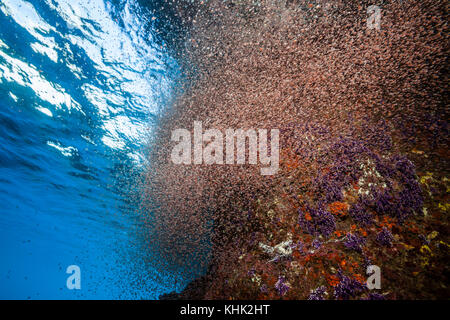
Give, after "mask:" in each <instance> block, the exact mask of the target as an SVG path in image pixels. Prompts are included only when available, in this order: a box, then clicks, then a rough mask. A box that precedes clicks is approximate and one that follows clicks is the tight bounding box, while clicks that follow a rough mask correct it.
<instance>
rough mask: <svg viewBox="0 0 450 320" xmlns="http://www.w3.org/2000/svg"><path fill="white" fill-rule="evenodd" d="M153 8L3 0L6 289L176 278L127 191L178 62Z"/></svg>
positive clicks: (147, 283) (160, 288) (0, 87)
mask: <svg viewBox="0 0 450 320" xmlns="http://www.w3.org/2000/svg"><path fill="white" fill-rule="evenodd" d="M153 20H154V19H152V16H151V15H149V14H148V13H146V12H144V11H143V9H142V8H140V7H139V6H138V4H137V3H135V2H134V1H133V0H129V1H114V2H112V3H111V2H110V1H102V0H90V1H83V0H45V1H44V0H35V1H22V0H1V2H0V202H1V207H0V238H1V240H0V241H1V242H0V243H1V244H0V257H1V261H0V298H3V299H4V298H22V299H26V298H32V299H36V298H37V299H40V298H68V299H71V298H101V299H103V298H157V297H158V295H160V294H161V293H163V292H169V291H172V290H174V289H177V288H176V287H174V286H175V285H174V284H172V283H170V282H168V281H166V278H165V277H166V276H165V275H162V274H156V271H155V272H154V273H152V269H151V266H148V265H146V261H147V259H146V257H145V256H146V255H148V254H149V253H148V252H145V251H143V250H140V247H139V244H138V243H139V239H137V238H138V236H137V235H136V224H137V222H136V221H137V219H136V217H137V215H138V213H137V207H136V205H135V203H136V202H137V201H135V200H136V198H135V197H134V198H133V196H131V195H130V194H134V193H136V192H138V190H135V189H134V188H132V187H130V186H133V181H134V180H133V179H134V177H135V176H139V172H140V171H139V170H140V168H142V166H143V165H145V163H144V157H143V152H144V146H145V141H146V138H147V137H148V135H149V134H151V131H152V128H153V126H154V124H155V117H156V116H157V115H158V114H159V113H160V112H161V111H162V108H163V106H164V105H165V102H166V100H167V99H168V98H169V96H170V92H171V85H172V83H173V81H174V79H175V78H176V76H177V74H178V71H177V70H178V69H177V64H176V62H175V61H174V60H173V59H172V58H171V57H170V56H169V55H168V53H167V51H166V50H165V46H164V45H162V46H161V45H160V42H158V44H157V42H156V39H155V36H154V33H153V31H152V30H153V29H152V28H153V27H152V23H153ZM118 177H126V179H123V178H120V179H119V178H118ZM125 199H127V200H126V201H125ZM73 264H75V265H78V266H80V268H81V286H82V289H81V290H68V289H67V288H66V279H67V277H68V275H67V274H66V268H67V266H69V265H73ZM178 289H179V288H178Z"/></svg>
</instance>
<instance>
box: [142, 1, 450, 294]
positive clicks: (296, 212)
mask: <svg viewBox="0 0 450 320" xmlns="http://www.w3.org/2000/svg"><path fill="white" fill-rule="evenodd" d="M280 3H281V2H280ZM280 3H278V2H277V3H275V2H273V1H263V0H261V1H205V2H202V3H201V6H200V8H199V9H198V11H197V14H196V16H195V17H194V18H193V19H192V21H193V22H192V26H191V29H190V31H189V35H188V36H187V39H185V48H186V51H184V54H183V59H184V63H186V64H187V65H189V67H188V68H186V74H185V76H184V78H183V83H182V84H180V85H183V86H182V88H181V89H180V94H179V96H178V98H177V99H176V100H175V101H174V102H173V105H172V107H171V109H170V111H169V112H168V113H167V114H165V115H164V116H163V117H162V118H161V119H160V123H161V125H160V129H159V131H158V132H157V133H156V139H155V141H154V142H153V144H152V150H151V155H150V158H151V159H150V160H151V161H149V163H150V165H149V169H148V171H147V198H148V199H149V200H148V203H147V204H146V206H147V207H148V209H149V212H151V214H149V215H148V217H146V219H147V221H148V225H149V226H151V227H149V228H151V230H152V236H151V240H149V241H152V242H154V243H158V245H159V246H160V247H161V256H162V257H164V259H165V260H166V261H168V264H170V265H177V266H183V268H184V270H186V272H187V271H188V270H192V269H193V268H196V269H203V270H205V269H207V270H208V271H207V272H206V274H205V275H203V276H202V277H200V278H199V279H198V280H195V281H194V282H192V283H191V284H189V285H188V286H187V287H186V289H185V290H184V291H182V292H181V293H173V294H169V295H165V296H162V297H161V298H162V299H180V298H181V299H313V300H320V299H437V298H440V299H447V298H448V297H449V289H448V284H449V267H448V261H449V246H450V239H449V229H448V228H449V227H448V222H449V221H448V209H449V203H448V190H449V180H448V169H449V167H448V142H449V141H448V138H449V137H448V123H447V119H448V104H447V93H448V83H449V82H448V76H447V72H446V71H447V63H446V62H447V55H448V52H447V50H448V49H447V48H448V30H447V28H448V26H447V18H446V17H447V15H446V8H445V6H446V5H445V2H444V1H428V0H425V1H408V2H399V1H383V3H382V4H381V3H380V7H381V10H382V16H381V27H380V28H379V29H370V28H368V27H367V19H368V14H367V8H368V7H369V6H370V5H373V3H369V2H368V1H358V2H357V3H356V2H353V1H325V0H324V1H302V0H298V1H286V2H283V1H282V4H280ZM202 6H203V7H202ZM194 121H203V123H205V124H207V125H208V126H209V127H210V128H217V129H225V128H277V129H279V130H280V132H281V140H280V170H279V172H278V174H277V175H275V176H261V175H260V174H259V170H258V169H259V168H257V167H251V166H248V165H246V166H237V165H232V166H230V165H216V166H206V165H197V166H196V165H174V164H173V163H171V162H170V150H171V148H170V146H171V145H172V142H171V140H170V137H171V135H170V133H171V132H172V130H174V129H176V128H188V129H190V128H191V127H192V123H193V122H194ZM369 266H376V267H378V268H379V270H380V272H381V286H380V287H379V289H373V288H369V287H368V286H367V283H366V279H367V278H368V276H369V275H368V274H367V271H368V269H367V268H368V267H369Z"/></svg>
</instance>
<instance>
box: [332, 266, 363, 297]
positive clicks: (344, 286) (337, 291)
mask: <svg viewBox="0 0 450 320" xmlns="http://www.w3.org/2000/svg"><path fill="white" fill-rule="evenodd" d="M338 276H339V278H340V282H339V283H338V284H337V286H336V287H335V288H334V296H335V297H336V299H344V300H348V299H350V298H352V297H354V296H356V295H357V294H358V293H360V292H362V291H364V290H365V289H366V286H365V285H364V284H362V283H360V282H359V281H357V280H355V279H352V278H350V277H347V276H346V275H344V274H342V272H341V271H339V272H338Z"/></svg>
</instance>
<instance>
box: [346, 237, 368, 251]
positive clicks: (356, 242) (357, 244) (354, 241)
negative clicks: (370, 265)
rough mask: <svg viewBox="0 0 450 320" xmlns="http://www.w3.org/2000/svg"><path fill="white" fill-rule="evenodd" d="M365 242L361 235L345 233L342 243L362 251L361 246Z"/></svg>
mask: <svg viewBox="0 0 450 320" xmlns="http://www.w3.org/2000/svg"><path fill="white" fill-rule="evenodd" d="M365 242H366V240H365V239H364V238H363V237H360V236H358V235H357V234H352V233H347V237H346V240H345V242H344V245H345V246H346V247H347V248H349V249H352V250H355V251H357V252H362V246H363V245H364V243H365Z"/></svg>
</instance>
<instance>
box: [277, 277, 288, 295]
mask: <svg viewBox="0 0 450 320" xmlns="http://www.w3.org/2000/svg"><path fill="white" fill-rule="evenodd" d="M275 289H277V292H278V294H279V295H280V296H284V295H285V294H286V293H287V292H288V291H289V289H290V287H289V286H288V285H287V283H286V278H285V277H283V276H279V277H278V281H277V283H275Z"/></svg>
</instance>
